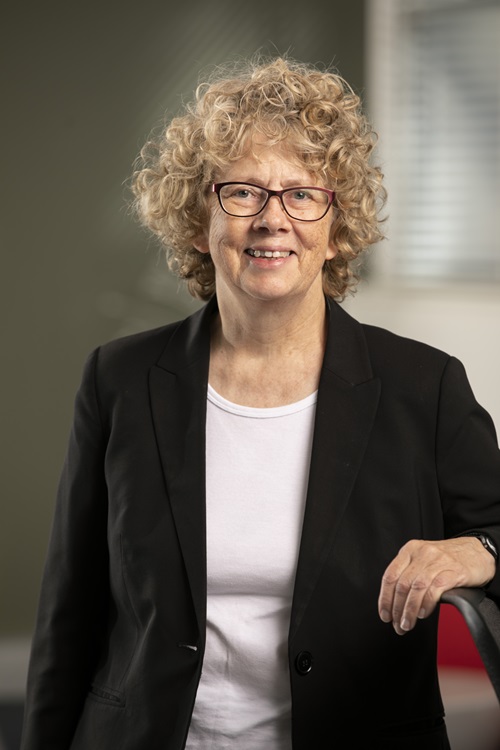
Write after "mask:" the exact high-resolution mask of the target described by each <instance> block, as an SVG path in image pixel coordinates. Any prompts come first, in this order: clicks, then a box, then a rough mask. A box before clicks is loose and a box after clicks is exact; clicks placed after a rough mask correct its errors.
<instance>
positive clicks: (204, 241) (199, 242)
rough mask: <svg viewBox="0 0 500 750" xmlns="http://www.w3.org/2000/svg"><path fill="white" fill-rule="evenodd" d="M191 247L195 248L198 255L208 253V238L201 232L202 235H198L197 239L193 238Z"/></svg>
mask: <svg viewBox="0 0 500 750" xmlns="http://www.w3.org/2000/svg"><path fill="white" fill-rule="evenodd" d="M193 247H195V248H196V250H198V252H199V253H209V252H210V247H209V246H208V237H207V234H206V233H205V232H202V234H199V235H198V236H197V237H195V238H194V240H193Z"/></svg>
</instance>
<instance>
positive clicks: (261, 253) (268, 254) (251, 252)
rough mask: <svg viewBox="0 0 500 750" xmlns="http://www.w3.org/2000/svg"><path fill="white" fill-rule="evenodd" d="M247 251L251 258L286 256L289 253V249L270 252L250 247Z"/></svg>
mask: <svg viewBox="0 0 500 750" xmlns="http://www.w3.org/2000/svg"><path fill="white" fill-rule="evenodd" d="M247 252H248V254H249V255H251V256H252V257H253V258H288V256H289V255H290V254H291V253H290V251H286V252H281V251H279V250H276V251H274V252H272V251H271V250H265V251H264V250H252V249H250V250H248V251H247Z"/></svg>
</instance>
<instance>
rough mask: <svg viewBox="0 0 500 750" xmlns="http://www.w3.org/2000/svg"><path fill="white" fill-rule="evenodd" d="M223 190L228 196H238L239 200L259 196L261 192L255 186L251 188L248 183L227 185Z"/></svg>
mask: <svg viewBox="0 0 500 750" xmlns="http://www.w3.org/2000/svg"><path fill="white" fill-rule="evenodd" d="M224 192H225V193H226V195H227V196H228V197H229V198H238V199H240V200H244V199H245V198H246V199H248V198H250V199H252V198H260V193H261V191H259V190H258V189H257V188H252V187H251V186H248V185H228V186H227V187H226V188H225V191H224Z"/></svg>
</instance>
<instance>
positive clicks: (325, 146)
mask: <svg viewBox="0 0 500 750" xmlns="http://www.w3.org/2000/svg"><path fill="white" fill-rule="evenodd" d="M256 132H258V133H260V134H262V135H263V136H264V137H265V138H266V139H268V140H269V141H270V142H271V143H276V144H277V143H280V142H282V141H286V142H287V144H289V145H291V146H292V148H293V149H294V150H295V153H296V155H297V159H298V161H299V163H300V164H301V165H303V166H304V167H305V168H306V169H307V170H308V171H310V172H312V173H314V174H318V175H321V178H322V180H323V181H324V185H325V186H326V187H329V188H330V189H333V190H334V191H335V202H334V210H335V220H334V222H333V224H332V230H331V231H332V233H333V236H332V239H333V242H334V244H335V247H336V248H337V254H336V256H335V257H334V258H333V259H332V260H328V261H326V262H325V264H324V267H323V289H324V292H325V294H326V295H327V296H329V297H331V298H333V299H337V300H342V299H344V297H345V296H346V294H347V292H348V291H351V292H352V291H353V290H354V287H355V285H356V283H357V281H358V280H359V268H360V255H361V253H362V252H363V251H364V250H366V249H367V248H368V247H369V246H370V245H372V244H374V243H376V242H378V241H379V240H381V239H383V233H382V231H381V225H382V222H383V219H381V218H380V209H381V207H382V205H383V204H384V202H385V197H386V195H385V189H384V187H383V186H382V177H383V175H382V173H381V170H380V168H379V167H377V166H374V165H372V164H371V161H370V159H371V154H372V151H373V148H374V146H375V143H376V140H377V136H376V134H375V132H374V130H373V129H372V127H371V125H370V123H369V122H368V120H367V118H366V117H365V115H364V114H363V112H362V110H361V106H360V98H359V97H358V96H357V95H356V94H355V93H354V92H353V90H352V89H351V87H350V86H349V85H348V84H347V83H346V81H345V80H344V79H343V78H341V77H340V76H339V75H337V74H336V73H334V72H330V71H328V70H325V71H322V70H319V69H317V68H316V67H313V66H311V65H308V64H304V63H300V62H297V61H294V60H290V59H285V58H283V57H278V58H276V59H271V60H264V61H263V60H261V59H258V58H255V59H252V60H250V61H247V62H245V63H244V65H243V66H240V69H238V70H236V71H235V69H234V68H232V69H231V70H230V71H229V72H228V71H227V70H226V71H224V70H222V69H218V73H217V75H215V76H213V77H212V78H211V79H210V80H208V81H207V82H206V83H203V84H200V85H199V86H198V88H197V90H196V96H195V98H194V100H193V101H192V102H191V103H189V104H187V105H186V106H185V108H184V112H183V114H181V115H179V116H177V117H174V118H173V119H172V120H171V121H170V123H168V124H166V126H164V127H163V128H162V131H161V133H160V134H159V136H158V137H157V138H151V139H150V140H148V142H147V143H146V144H145V146H144V148H143V149H142V151H141V154H140V156H139V157H138V161H137V163H136V169H135V171H134V173H133V176H132V184H131V188H132V191H133V195H134V200H133V208H134V210H135V212H136V213H137V216H138V217H139V220H140V221H141V223H142V224H143V225H144V226H146V227H147V228H148V229H149V230H150V231H152V232H153V233H154V234H155V235H157V237H158V238H159V239H160V241H161V243H162V245H164V246H165V248H166V250H167V260H168V264H169V267H170V268H171V269H172V270H173V271H174V272H175V273H177V274H178V275H179V276H180V277H181V278H183V279H185V280H186V282H187V286H188V289H189V292H190V293H191V294H192V295H193V296H194V297H196V298H198V299H201V300H208V299H210V297H212V296H213V294H214V293H215V267H214V264H213V262H212V259H211V257H210V254H207V253H200V252H198V251H197V250H196V249H195V248H194V246H193V242H194V241H195V239H196V238H197V237H199V236H200V234H202V233H203V231H204V230H206V228H207V226H208V221H209V213H208V202H207V194H208V189H209V187H210V185H211V183H212V182H213V181H214V179H215V177H216V174H217V173H220V172H221V170H224V168H226V167H227V166H228V165H229V164H232V163H233V162H235V161H237V160H238V159H239V158H241V157H242V156H243V155H244V154H245V152H246V151H247V149H248V137H249V136H250V135H251V134H252V133H256Z"/></svg>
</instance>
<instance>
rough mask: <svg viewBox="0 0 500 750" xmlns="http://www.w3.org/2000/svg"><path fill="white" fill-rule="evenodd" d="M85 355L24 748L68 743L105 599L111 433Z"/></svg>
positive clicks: (37, 633) (60, 749)
mask: <svg viewBox="0 0 500 750" xmlns="http://www.w3.org/2000/svg"><path fill="white" fill-rule="evenodd" d="M97 358H98V350H96V351H95V352H94V353H93V354H91V355H90V356H89V358H88V360H87V362H86V365H85V368H84V373H83V378H82V382H81V385H80V388H79V390H78V392H77V396H76V399H75V410H74V421H73V426H72V430H71V433H70V438H69V444H68V450H67V454H66V458H65V462H64V465H63V470H62V474H61V479H60V483H59V487H58V493H57V502H56V509H55V514H54V520H53V526H52V531H51V536H50V542H49V548H48V554H47V559H46V563H45V568H44V573H43V577H42V585H41V589H40V598H39V603H38V612H37V618H36V624H35V630H34V635H33V639H32V646H31V656H30V664H29V669H28V683H27V692H26V701H25V717H24V726H23V738H22V741H21V750H48V748H50V750H68V748H69V747H70V744H71V740H72V737H73V734H74V731H75V728H76V724H77V721H78V717H79V714H80V712H81V710H82V706H83V702H84V698H85V696H86V694H87V691H88V687H89V681H90V675H91V673H92V672H93V671H94V667H95V659H96V654H97V653H98V644H97V643H96V640H97V638H98V632H99V630H98V625H99V623H100V624H101V627H102V623H103V616H104V610H105V609H106V607H107V580H108V575H107V569H108V552H107V542H106V522H107V493H106V482H105V476H104V455H105V445H106V441H105V434H104V429H103V425H102V424H101V419H100V414H99V407H98V400H97V393H96V385H95V368H96V361H97Z"/></svg>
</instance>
